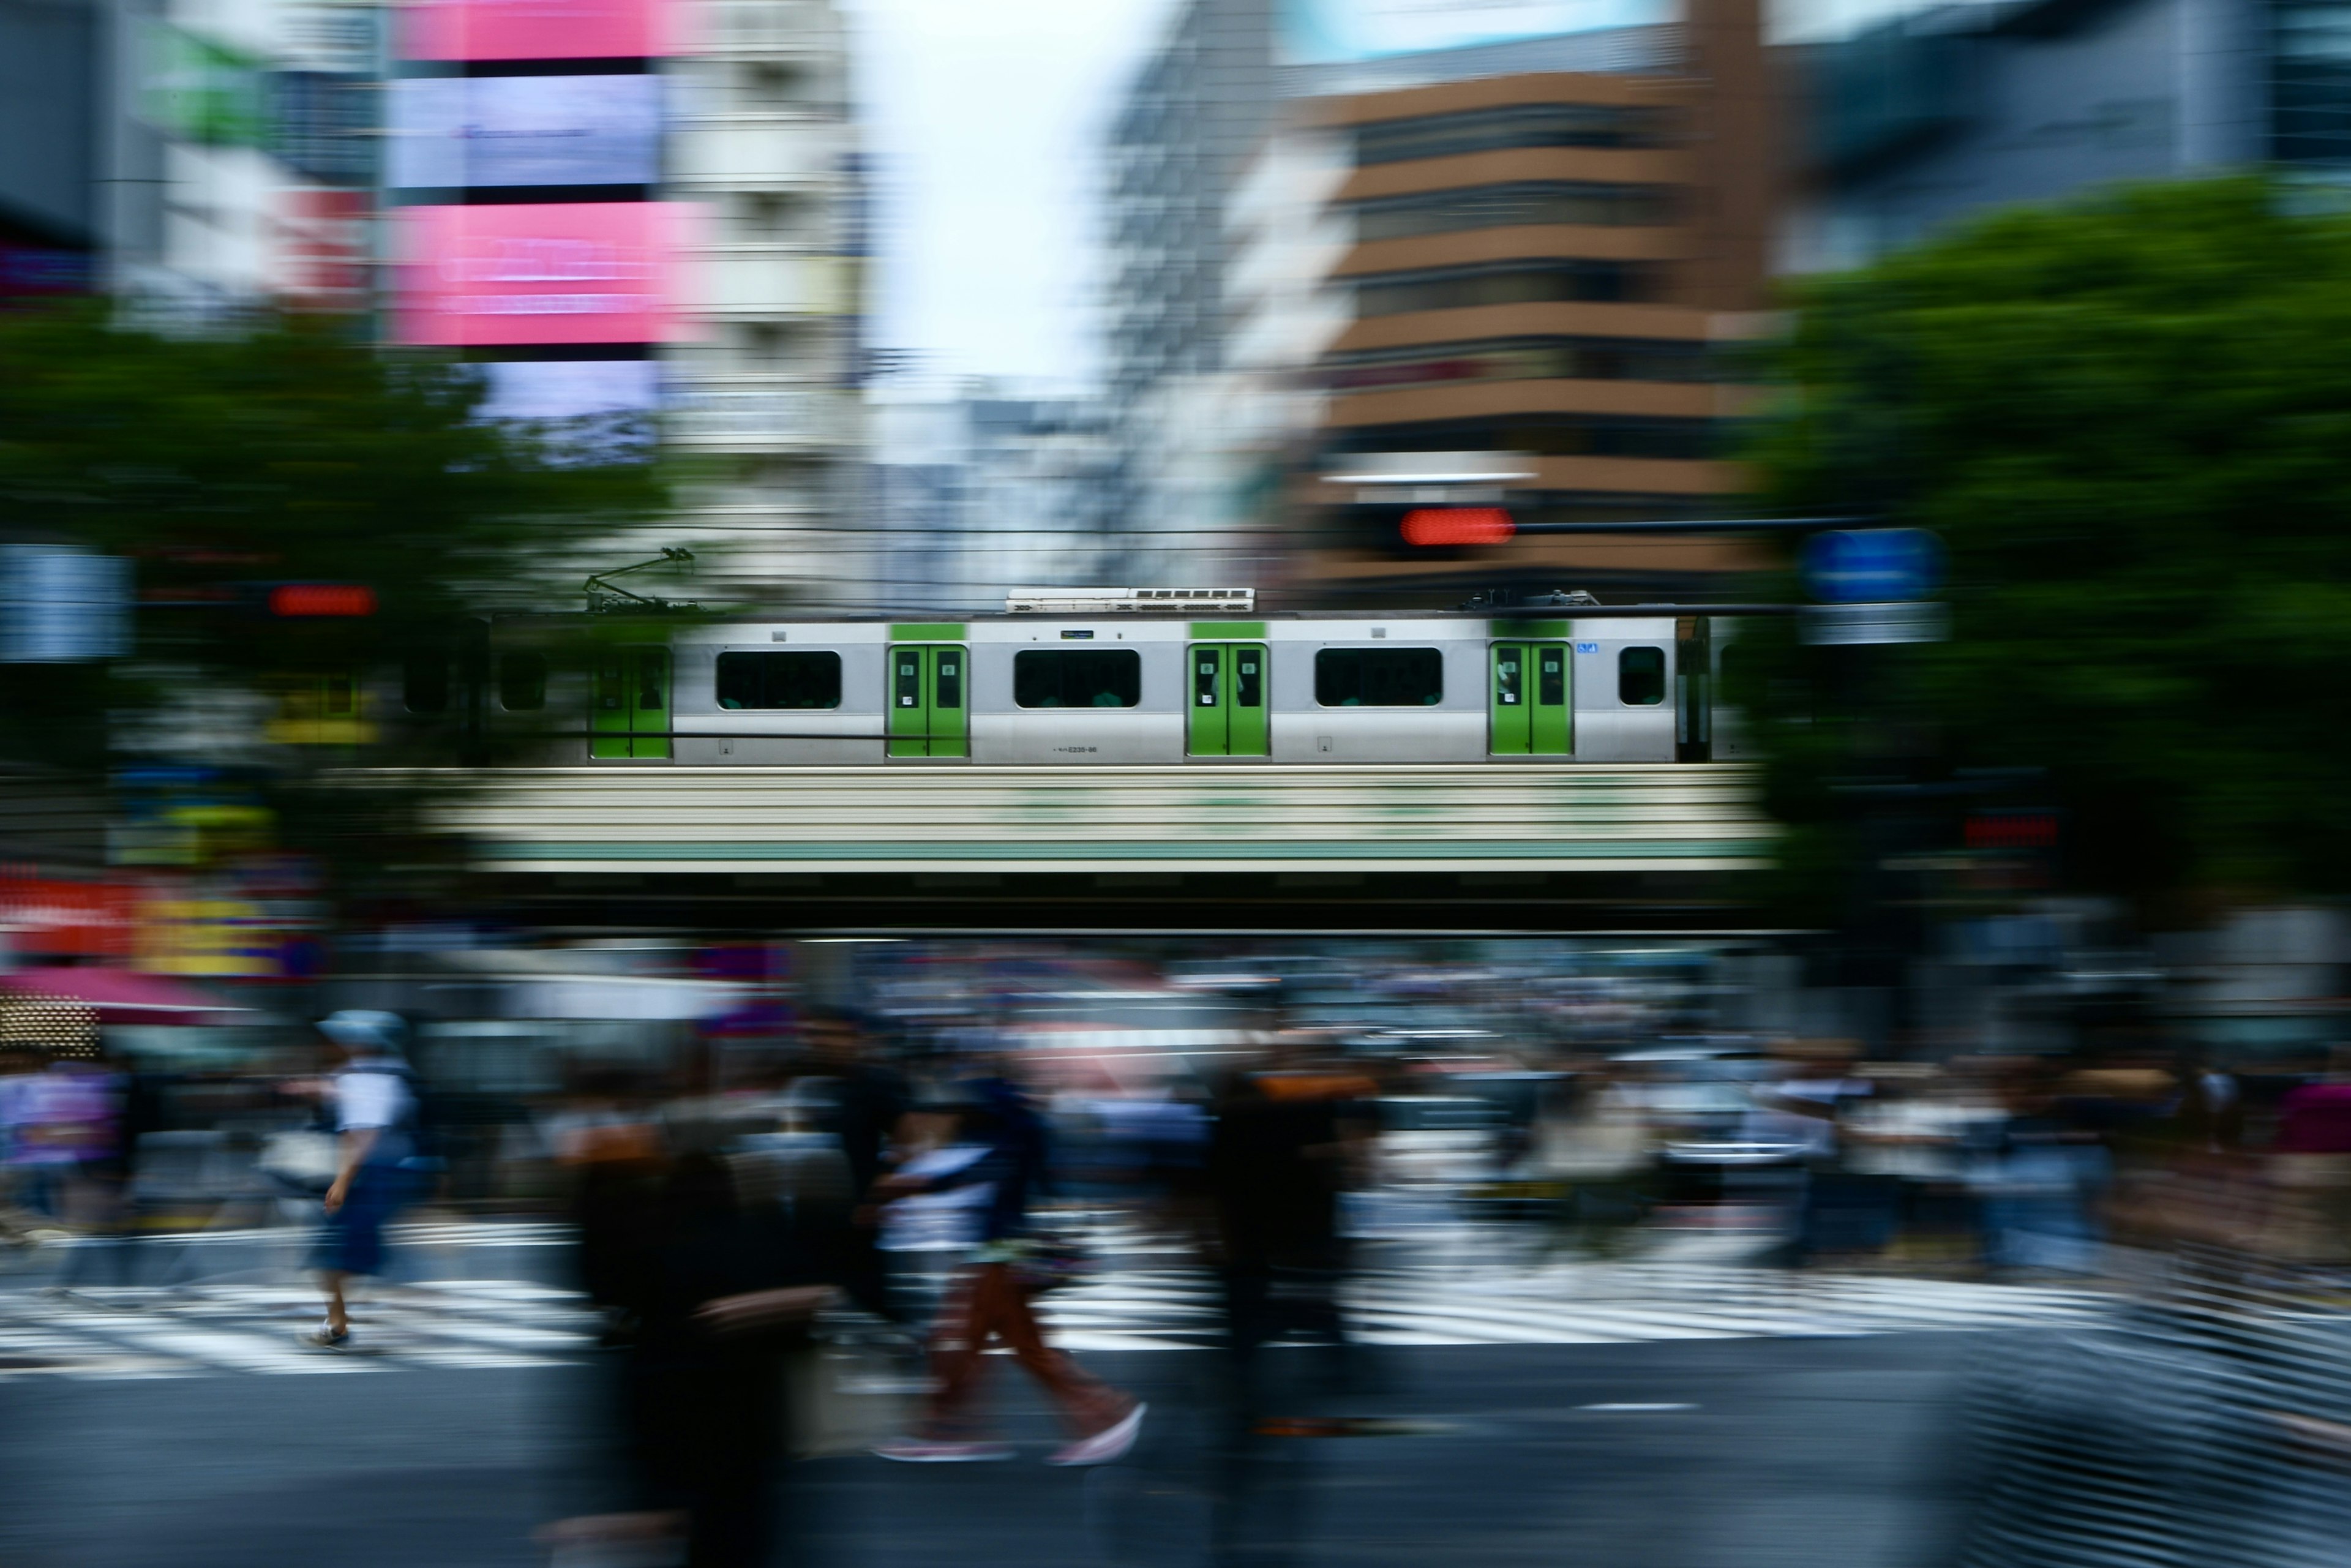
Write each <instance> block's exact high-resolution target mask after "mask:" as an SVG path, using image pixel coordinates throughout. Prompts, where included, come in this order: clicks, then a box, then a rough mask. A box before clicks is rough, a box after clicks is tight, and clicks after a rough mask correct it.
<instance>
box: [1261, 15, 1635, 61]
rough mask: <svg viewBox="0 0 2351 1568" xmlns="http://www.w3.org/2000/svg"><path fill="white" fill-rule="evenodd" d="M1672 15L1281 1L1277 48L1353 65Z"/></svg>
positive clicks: (1293, 57)
mask: <svg viewBox="0 0 2351 1568" xmlns="http://www.w3.org/2000/svg"><path fill="white" fill-rule="evenodd" d="M1679 15H1680V7H1679V5H1677V4H1676V3H1675V0H1477V3H1475V4H1466V5H1465V4H1463V0H1281V11H1280V28H1281V46H1282V54H1283V56H1284V57H1285V58H1287V59H1288V60H1289V61H1290V63H1291V64H1294V65H1353V64H1360V63H1362V62H1364V61H1368V60H1379V59H1388V58H1391V57H1395V56H1397V55H1414V54H1423V53H1426V52H1429V51H1433V50H1437V49H1466V48H1471V47H1476V46H1478V45H1481V44H1504V43H1514V42H1518V41H1520V40H1522V39H1528V38H1550V37H1560V36H1562V35H1564V34H1569V33H1591V32H1598V31H1601V30H1603V29H1605V28H1610V27H1646V26H1656V25H1658V24H1660V23H1667V22H1672V21H1674V20H1676V19H1677V17H1678V16H1679Z"/></svg>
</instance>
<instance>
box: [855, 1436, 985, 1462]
mask: <svg viewBox="0 0 2351 1568" xmlns="http://www.w3.org/2000/svg"><path fill="white" fill-rule="evenodd" d="M873 1451H874V1452H875V1453H877V1454H879V1455H881V1456H882V1457H883V1458H885V1459H897V1460H899V1461H901V1462H902V1463H904V1464H910V1465H967V1464H973V1463H976V1462H979V1461H984V1460H988V1459H1008V1458H1011V1457H1012V1445H1011V1444H1009V1443H944V1442H934V1441H932V1440H930V1439H928V1438H925V1437H893V1438H892V1439H891V1440H890V1441H888V1442H886V1443H876V1444H874V1445H873Z"/></svg>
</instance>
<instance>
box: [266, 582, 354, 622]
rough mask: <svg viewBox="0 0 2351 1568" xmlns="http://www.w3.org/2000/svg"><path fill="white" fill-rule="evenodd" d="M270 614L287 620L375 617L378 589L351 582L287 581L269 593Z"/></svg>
mask: <svg viewBox="0 0 2351 1568" xmlns="http://www.w3.org/2000/svg"><path fill="white" fill-rule="evenodd" d="M269 613H271V614H272V615H283V616H287V617H289V618H290V617H298V616H310V615H372V614H374V613H375V590H374V589H372V588H365V587H361V586H360V585H359V584H357V583H349V582H287V583H281V584H279V585H278V586H277V587H276V588H273V589H271V590H270V591H269Z"/></svg>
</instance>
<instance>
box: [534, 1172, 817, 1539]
mask: <svg viewBox="0 0 2351 1568" xmlns="http://www.w3.org/2000/svg"><path fill="white" fill-rule="evenodd" d="M579 1218H580V1232H581V1235H580V1243H581V1261H582V1272H583V1275H584V1280H583V1282H584V1283H585V1284H586V1285H587V1287H588V1290H589V1292H590V1296H591V1298H592V1299H593V1300H595V1301H596V1302H597V1304H598V1305H600V1306H601V1307H603V1308H604V1309H605V1310H606V1312H607V1313H608V1316H609V1321H610V1322H611V1333H609V1334H608V1335H607V1339H606V1344H607V1348H608V1349H610V1350H611V1351H613V1352H614V1353H615V1354H617V1355H618V1357H619V1359H620V1365H619V1367H618V1369H617V1370H618V1373H619V1378H618V1382H619V1397H620V1414H621V1424H622V1433H623V1437H624V1439H625V1443H624V1447H625V1458H626V1460H627V1464H628V1469H629V1474H630V1478H631V1481H632V1490H633V1492H634V1496H633V1498H632V1505H633V1507H634V1509H635V1510H636V1513H635V1514H633V1515H632V1516H625V1517H631V1518H634V1519H636V1520H639V1521H670V1520H682V1522H683V1524H684V1534H685V1537H686V1543H687V1556H686V1561H687V1563H689V1564H691V1565H692V1568H757V1565H758V1564H763V1563H767V1562H768V1557H769V1555H770V1552H771V1548H772V1543H773V1538H774V1524H775V1511H776V1493H775V1488H776V1481H777V1477H778V1470H779V1469H780V1467H781V1465H782V1463H783V1459H784V1455H785V1452H786V1445H785V1437H786V1434H785V1429H784V1428H785V1413H784V1372H783V1356H784V1354H785V1352H786V1351H787V1350H789V1348H790V1347H791V1346H792V1345H793V1344H794V1343H799V1338H800V1336H801V1335H802V1333H804V1331H805V1328H806V1325H807V1323H808V1322H809V1320H810V1318H812V1317H813V1316H814V1315H815V1314H816V1312H818V1311H819V1310H820V1308H821V1307H823V1306H824V1305H825V1303H826V1302H827V1301H829V1300H831V1296H832V1291H831V1288H830V1287H828V1286H826V1285H823V1284H821V1283H819V1282H818V1279H817V1275H818V1272H819V1270H818V1269H817V1267H816V1265H815V1263H814V1260H812V1259H811V1258H810V1256H809V1253H808V1250H807V1249H806V1248H804V1247H803V1246H802V1245H801V1244H800V1242H799V1238H798V1237H797V1236H796V1235H794V1233H793V1231H792V1228H791V1226H790V1223H789V1218H788V1217H787V1215H786V1214H785V1212H784V1210H783V1209H782V1207H780V1206H778V1205H772V1204H768V1205H752V1206H747V1205H744V1204H742V1203H739V1202H738V1201H737V1195H736V1190H735V1183H734V1179H733V1176H732V1175H731V1174H730V1172H729V1170H728V1167H727V1165H726V1161H725V1160H724V1159H722V1158H720V1157H719V1156H718V1155H713V1154H707V1153H688V1154H685V1155H680V1156H677V1157H674V1158H663V1157H661V1156H659V1155H654V1156H653V1157H651V1158H634V1159H626V1160H607V1161H601V1162H598V1164H597V1166H592V1167H591V1168H590V1171H589V1172H588V1174H587V1177H586V1179H585V1181H584V1182H583V1186H582V1191H581V1199H580V1209H579Z"/></svg>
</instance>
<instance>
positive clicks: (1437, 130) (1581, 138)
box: [1355, 103, 1669, 168]
mask: <svg viewBox="0 0 2351 1568" xmlns="http://www.w3.org/2000/svg"><path fill="white" fill-rule="evenodd" d="M1668 129H1669V125H1668V121H1667V117H1666V115H1665V113H1664V111H1663V110H1657V109H1653V108H1643V107H1636V106H1633V105H1629V104H1598V103H1515V104H1511V105H1509V106H1508V107H1506V108H1502V109H1479V110H1468V111H1467V112H1464V113H1460V114H1432V115H1424V116H1422V117H1420V118H1419V119H1416V120H1379V121H1376V122H1374V123H1373V124H1370V125H1361V126H1357V127H1356V128H1355V164H1356V166H1357V167H1358V168H1362V167H1364V166H1367V165H1369V164H1374V163H1402V162H1409V161H1411V160H1413V159H1416V158H1458V157H1459V156H1460V155H1462V154H1463V153H1466V152H1500V151H1502V150H1504V149H1506V148H1511V147H1661V146H1664V145H1665V144H1666V140H1667V131H1668Z"/></svg>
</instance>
